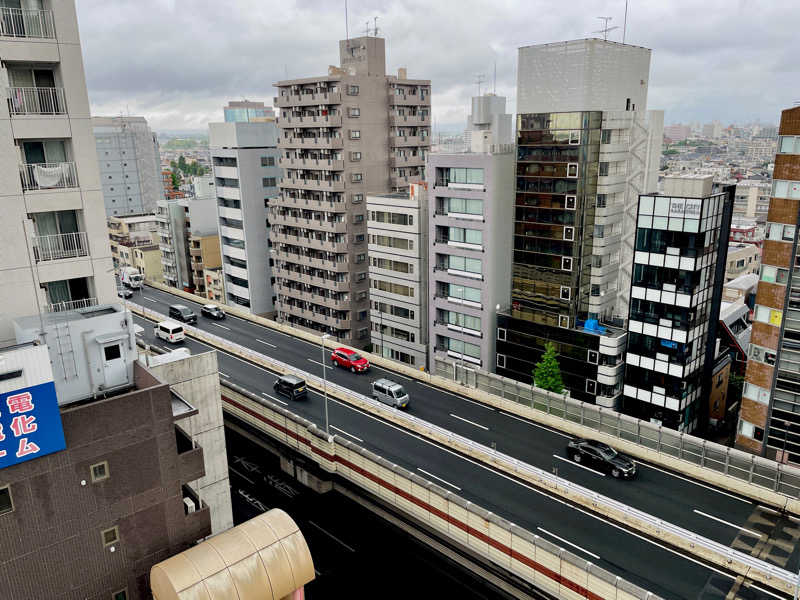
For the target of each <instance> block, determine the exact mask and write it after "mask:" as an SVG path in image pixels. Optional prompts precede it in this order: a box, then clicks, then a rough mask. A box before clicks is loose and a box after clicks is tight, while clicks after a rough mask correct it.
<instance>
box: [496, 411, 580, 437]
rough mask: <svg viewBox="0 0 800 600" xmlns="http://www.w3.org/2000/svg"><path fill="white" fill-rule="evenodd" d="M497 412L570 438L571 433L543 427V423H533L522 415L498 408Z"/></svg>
mask: <svg viewBox="0 0 800 600" xmlns="http://www.w3.org/2000/svg"><path fill="white" fill-rule="evenodd" d="M497 412H499V413H500V414H501V415H505V416H506V417H511V418H512V419H516V420H517V421H522V422H523V423H526V424H528V425H532V426H534V427H538V428H539V429H544V430H545V431H549V432H550V433H555V434H557V435H560V436H561V437H565V438H567V439H572V436H571V435H569V434H568V433H562V432H561V431H558V430H557V429H550V428H549V427H545V426H544V425H539V423H534V422H533V421H529V420H528V419H523V418H522V417H518V416H517V415H512V414H511V413H507V412H505V411H503V410H500V411H497Z"/></svg>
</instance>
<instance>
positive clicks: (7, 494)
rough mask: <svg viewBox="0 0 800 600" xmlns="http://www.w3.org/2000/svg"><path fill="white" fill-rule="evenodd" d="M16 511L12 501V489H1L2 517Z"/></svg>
mask: <svg viewBox="0 0 800 600" xmlns="http://www.w3.org/2000/svg"><path fill="white" fill-rule="evenodd" d="M13 510H14V502H13V501H12V500H11V487H10V486H6V487H3V488H0V515H3V514H5V513H7V512H11V511H13Z"/></svg>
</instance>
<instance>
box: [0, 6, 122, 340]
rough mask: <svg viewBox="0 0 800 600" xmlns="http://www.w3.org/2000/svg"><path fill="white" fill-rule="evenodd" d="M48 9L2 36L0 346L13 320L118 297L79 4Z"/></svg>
mask: <svg viewBox="0 0 800 600" xmlns="http://www.w3.org/2000/svg"><path fill="white" fill-rule="evenodd" d="M25 4H28V3H25ZM45 6H47V7H48V8H46V9H44V10H41V9H39V8H36V9H28V8H25V9H19V11H20V12H17V13H14V12H13V11H11V10H10V9H4V10H7V11H9V12H8V17H9V18H8V19H6V20H5V21H3V26H2V28H0V56H2V58H3V61H2V64H1V65H0V81H2V82H3V83H4V86H5V87H6V89H7V92H6V93H7V96H8V101H7V102H3V103H2V105H0V122H2V126H1V127H0V173H1V174H2V182H3V184H2V186H0V195H2V196H3V198H2V204H3V220H2V224H0V240H2V242H3V252H2V253H0V273H2V275H0V283H1V285H0V345H3V343H7V342H10V341H11V340H13V339H14V332H13V326H12V324H11V319H12V318H13V317H17V316H20V315H29V314H31V313H32V312H36V310H37V309H38V310H40V311H42V312H49V311H61V310H67V309H72V308H80V307H84V306H91V305H95V304H98V302H99V303H101V304H102V303H108V302H113V301H115V300H116V298H117V296H116V290H115V286H114V278H113V277H112V276H110V273H111V272H112V270H113V265H112V260H111V250H110V247H109V239H108V230H107V228H106V221H105V211H104V209H103V194H102V190H101V187H100V178H99V173H98V167H97V154H96V151H95V142H94V136H93V135H92V123H91V117H90V115H89V98H88V96H87V93H86V80H85V76H84V71H83V61H82V56H81V46H80V38H79V36H78V23H77V18H76V14H75V6H74V3H73V2H48V3H46V4H45ZM4 14H5V13H4ZM15 15H16V16H20V15H24V17H25V18H15Z"/></svg>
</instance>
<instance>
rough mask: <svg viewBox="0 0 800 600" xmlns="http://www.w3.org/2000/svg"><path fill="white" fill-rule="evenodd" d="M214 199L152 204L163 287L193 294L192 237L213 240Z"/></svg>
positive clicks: (215, 220)
mask: <svg viewBox="0 0 800 600" xmlns="http://www.w3.org/2000/svg"><path fill="white" fill-rule="evenodd" d="M216 211H217V208H216V199H215V198H205V199H199V198H195V197H193V196H188V197H186V196H184V197H181V198H171V199H162V200H159V201H158V203H157V204H156V219H157V221H158V247H159V250H160V252H161V265H162V270H163V277H164V283H165V284H166V285H169V286H171V287H175V288H178V289H182V290H184V291H187V292H191V291H194V289H195V283H194V275H193V269H192V256H191V254H190V252H189V246H190V242H189V240H190V238H191V237H192V236H198V237H205V236H215V235H216V231H217V218H216Z"/></svg>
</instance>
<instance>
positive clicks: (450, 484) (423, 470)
mask: <svg viewBox="0 0 800 600" xmlns="http://www.w3.org/2000/svg"><path fill="white" fill-rule="evenodd" d="M417 471H419V472H420V473H425V475H427V476H428V477H433V478H434V479H438V480H439V481H441V482H442V483H443V484H445V485H449V486H450V487H451V488H455V489H457V490H458V491H459V492H460V491H461V488H460V487H458V486H457V485H453V484H452V483H450V482H449V481H447V480H446V479H442V478H441V477H437V476H436V475H434V474H433V473H431V472H430V471H426V470H425V469H423V468H421V467H417Z"/></svg>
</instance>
